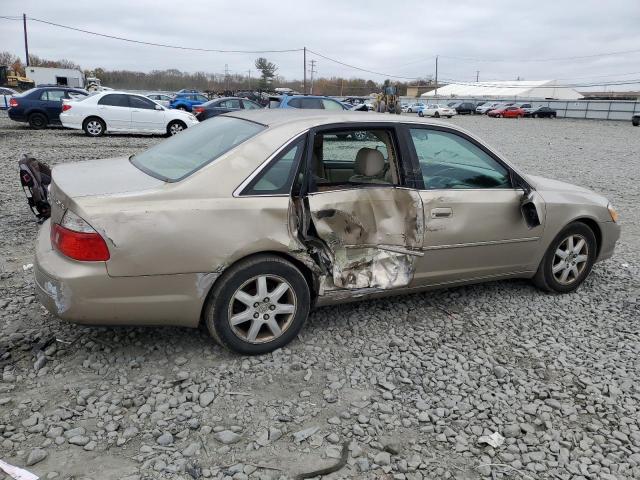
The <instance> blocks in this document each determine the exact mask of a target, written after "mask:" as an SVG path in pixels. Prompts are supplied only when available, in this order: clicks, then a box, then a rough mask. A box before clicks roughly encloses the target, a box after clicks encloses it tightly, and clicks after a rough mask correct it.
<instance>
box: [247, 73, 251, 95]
mask: <svg viewBox="0 0 640 480" xmlns="http://www.w3.org/2000/svg"><path fill="white" fill-rule="evenodd" d="M247 73H248V74H249V90H251V69H249V70H247Z"/></svg>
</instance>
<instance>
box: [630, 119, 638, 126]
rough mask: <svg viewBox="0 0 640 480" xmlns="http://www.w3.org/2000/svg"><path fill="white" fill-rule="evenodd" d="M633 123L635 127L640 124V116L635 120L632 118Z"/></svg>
mask: <svg viewBox="0 0 640 480" xmlns="http://www.w3.org/2000/svg"><path fill="white" fill-rule="evenodd" d="M631 125H633V126H634V127H637V126H638V125H640V118H634V119H633V120H631Z"/></svg>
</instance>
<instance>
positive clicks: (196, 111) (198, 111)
mask: <svg viewBox="0 0 640 480" xmlns="http://www.w3.org/2000/svg"><path fill="white" fill-rule="evenodd" d="M193 111H194V113H195V114H196V115H197V114H199V113H202V112H204V108H203V107H193Z"/></svg>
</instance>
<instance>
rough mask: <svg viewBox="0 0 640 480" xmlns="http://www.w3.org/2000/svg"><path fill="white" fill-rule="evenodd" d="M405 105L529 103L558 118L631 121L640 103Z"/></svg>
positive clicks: (440, 100) (408, 99) (439, 100)
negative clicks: (546, 108) (546, 109)
mask: <svg viewBox="0 0 640 480" xmlns="http://www.w3.org/2000/svg"><path fill="white" fill-rule="evenodd" d="M402 101H403V102H407V103H415V102H421V103H445V104H446V103H448V102H453V101H456V102H462V101H465V102H474V103H477V102H487V101H493V102H515V103H530V104H531V106H532V107H534V108H536V107H551V108H553V109H554V110H555V111H556V112H558V117H563V118H586V119H591V120H627V121H629V120H631V117H632V116H633V115H634V114H636V115H640V102H632V101H629V100H540V101H537V100H525V99H522V98H501V99H494V100H487V99H485V98H443V97H438V98H437V99H435V98H431V97H430V98H413V97H402Z"/></svg>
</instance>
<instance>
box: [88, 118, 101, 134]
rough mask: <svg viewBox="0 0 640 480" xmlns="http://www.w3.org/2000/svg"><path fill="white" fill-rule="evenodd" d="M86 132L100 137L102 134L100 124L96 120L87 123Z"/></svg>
mask: <svg viewBox="0 0 640 480" xmlns="http://www.w3.org/2000/svg"><path fill="white" fill-rule="evenodd" d="M87 131H88V132H89V133H90V134H91V135H100V134H101V133H102V124H101V123H100V122H99V121H98V120H90V121H89V122H87Z"/></svg>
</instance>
